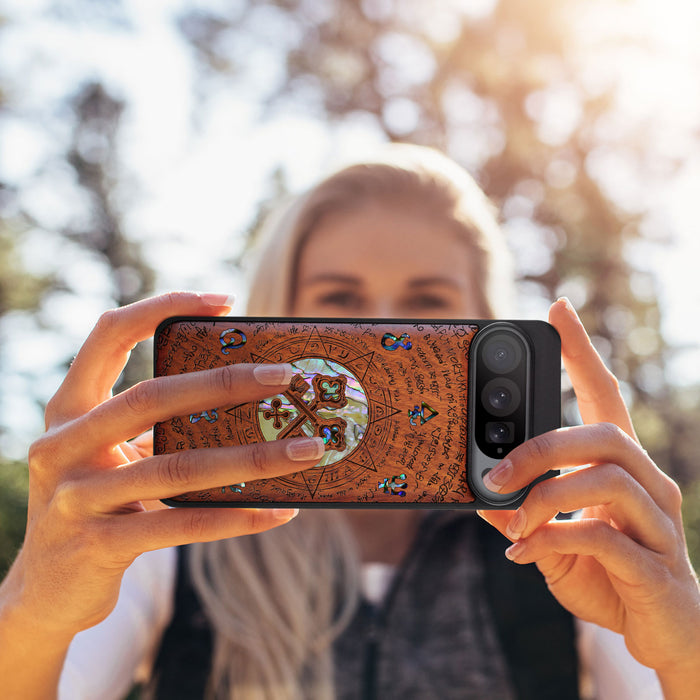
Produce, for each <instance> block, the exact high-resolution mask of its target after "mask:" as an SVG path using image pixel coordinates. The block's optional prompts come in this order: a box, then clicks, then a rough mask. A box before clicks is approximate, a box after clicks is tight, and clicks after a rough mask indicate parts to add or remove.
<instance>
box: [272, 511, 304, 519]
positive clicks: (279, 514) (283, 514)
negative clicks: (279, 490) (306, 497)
mask: <svg viewBox="0 0 700 700" xmlns="http://www.w3.org/2000/svg"><path fill="white" fill-rule="evenodd" d="M272 515H273V516H274V518H275V520H282V521H284V522H286V521H288V520H291V519H292V518H296V517H297V515H299V509H298V508H273V509H272Z"/></svg>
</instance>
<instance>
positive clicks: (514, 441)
mask: <svg viewBox="0 0 700 700" xmlns="http://www.w3.org/2000/svg"><path fill="white" fill-rule="evenodd" d="M154 350H155V360H154V367H155V376H164V375H169V374H178V373H182V372H195V371H198V370H205V369H211V368H215V367H221V366H223V365H226V364H229V363H239V362H244V363H262V362H268V363H281V362H289V363H291V364H292V365H293V367H294V370H295V373H294V376H293V378H292V381H291V384H290V386H289V389H288V390H287V391H285V392H284V393H283V394H280V395H278V396H272V397H270V398H268V399H266V400H264V401H255V402H249V403H242V404H232V405H228V406H212V407H211V408H210V409H208V410H205V411H202V412H200V413H196V414H191V415H186V416H178V417H175V418H172V419H171V420H168V421H164V422H161V423H158V424H157V425H156V426H155V429H154V454H165V453H170V452H175V451H177V450H188V449H199V448H207V447H216V446H227V445H241V444H247V443H254V442H262V441H265V440H278V439H285V438H292V437H302V436H319V437H322V438H323V440H324V442H325V444H326V451H325V454H324V456H323V458H322V459H321V461H320V462H319V463H318V465H316V466H314V467H311V468H309V469H306V470H302V471H298V472H295V473H292V474H289V475H286V476H284V477H279V478H274V479H259V480H255V481H251V482H247V483H238V484H212V488H210V489H208V490H204V491H197V492H190V493H184V494H182V495H180V496H178V497H176V498H169V499H167V500H165V503H167V504H168V505H172V506H197V507H200V506H248V507H251V506H256V507H261V506H282V507H290V506H298V507H303V508H309V507H343V508H351V507H360V508H373V507H379V508H388V507H403V508H405V507H411V508H420V507H424V508H515V507H517V506H518V504H519V503H520V502H522V500H523V499H524V498H525V496H526V495H527V491H528V489H529V488H530V487H531V485H530V487H528V488H525V489H522V490H520V491H517V492H514V493H509V494H498V493H494V492H492V491H490V490H488V489H487V488H486V487H485V486H484V482H483V478H484V476H485V474H486V473H487V472H488V471H489V470H490V469H492V468H493V466H494V465H495V464H497V463H498V462H499V461H500V460H501V459H503V457H505V456H506V454H508V452H509V451H510V450H511V449H513V448H514V447H515V446H516V445H519V444H520V443H522V442H523V441H525V440H527V439H528V438H530V437H532V436H534V435H537V434H540V433H543V432H546V431H548V430H552V429H554V428H557V427H559V426H560V420H561V399H560V394H561V359H560V358H561V349H560V341H559V336H558V334H557V332H556V330H555V329H554V328H553V327H552V326H551V325H549V324H548V323H545V322H543V321H493V320H469V321H465V320H447V321H434V320H412V321H403V320H402V321H399V320H395V319H378V320H364V319H362V320H361V319H318V318H267V317H264V318H263V317H261V318H250V317H219V316H217V317H173V318H169V319H166V320H165V321H164V322H163V323H161V324H160V326H159V327H158V329H157V331H156V335H155V343H154ZM552 474H553V472H550V473H549V474H548V475H545V476H551V475H552ZM543 478H544V477H543Z"/></svg>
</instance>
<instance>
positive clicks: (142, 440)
mask: <svg viewBox="0 0 700 700" xmlns="http://www.w3.org/2000/svg"><path fill="white" fill-rule="evenodd" d="M129 445H131V447H132V448H134V450H135V451H136V453H137V454H138V458H139V459H140V458H143V457H150V456H151V455H152V454H153V430H147V431H146V432H145V433H141V435H138V436H136V437H135V438H134V439H133V440H130V441H129Z"/></svg>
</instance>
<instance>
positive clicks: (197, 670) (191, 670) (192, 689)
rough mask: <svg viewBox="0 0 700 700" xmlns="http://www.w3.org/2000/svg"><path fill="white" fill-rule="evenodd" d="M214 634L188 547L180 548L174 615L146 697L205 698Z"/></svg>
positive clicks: (165, 634)
mask: <svg viewBox="0 0 700 700" xmlns="http://www.w3.org/2000/svg"><path fill="white" fill-rule="evenodd" d="M213 646H214V643H213V635H212V630H211V626H210V624H209V621H208V620H207V618H206V616H205V613H204V610H203V608H202V604H201V602H200V601H199V598H198V597H197V593H196V591H195V589H194V584H193V583H192V579H191V577H190V574H189V565H188V547H187V545H183V546H180V547H178V548H177V579H176V584H175V600H174V605H173V618H172V620H171V621H170V624H169V625H168V627H167V628H166V630H165V632H164V634H163V639H162V641H161V645H160V649H159V651H158V655H157V657H156V660H155V663H154V666H153V674H152V677H151V680H150V682H149V684H148V689H147V692H146V697H149V698H155V699H157V698H168V700H192V698H203V697H204V696H205V689H206V685H207V681H208V679H209V674H210V672H211V662H212V655H213Z"/></svg>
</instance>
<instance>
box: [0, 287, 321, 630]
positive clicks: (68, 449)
mask: <svg viewBox="0 0 700 700" xmlns="http://www.w3.org/2000/svg"><path fill="white" fill-rule="evenodd" d="M225 301H226V299H225V297H224V296H223V295H199V294H194V293H173V294H167V295H163V296H160V297H155V298H151V299H147V300H145V301H141V302H137V303H135V304H131V305H129V306H126V307H123V308H120V309H115V310H113V311H108V312H106V313H105V314H104V315H103V316H102V317H101V318H100V320H99V322H98V324H97V325H96V327H95V329H94V330H93V331H92V333H91V334H90V336H89V337H88V339H87V341H86V342H85V344H84V345H83V347H82V348H81V350H80V352H79V353H78V355H77V357H76V358H75V361H74V362H73V364H72V366H71V368H70V370H69V372H68V374H67V376H66V378H65V380H64V382H63V384H62V385H61V387H60V388H59V390H58V392H57V393H56V395H55V396H54V397H53V399H52V400H51V401H50V402H49V405H48V407H47V410H46V433H45V434H44V435H43V436H42V437H41V438H39V439H38V440H37V441H36V442H35V443H34V444H33V445H32V447H31V450H30V455H29V470H30V484H29V507H28V521H27V530H26V535H25V541H24V545H23V548H22V551H21V553H20V555H19V556H18V558H17V560H16V561H15V564H14V565H13V567H12V569H11V570H10V573H9V574H8V577H7V579H6V580H5V582H4V583H3V586H2V588H0V610H2V608H3V606H5V611H7V610H8V606H9V609H13V610H15V612H16V613H20V616H21V617H23V618H24V619H25V621H26V624H31V623H30V621H31V620H33V621H34V624H35V625H37V626H39V625H40V628H41V630H42V631H43V632H44V633H45V634H46V635H48V636H49V637H50V636H51V635H52V634H53V635H54V636H55V637H57V638H60V637H62V636H65V637H66V638H67V639H69V638H70V637H72V636H73V635H74V634H75V633H77V632H78V631H80V630H82V629H85V628H87V627H90V626H92V625H94V624H96V623H97V622H99V621H101V620H102V619H103V618H105V617H106V616H107V615H108V614H109V612H110V611H111V610H112V608H113V607H114V605H115V604H116V601H117V597H118V594H119V587H120V583H121V578H122V574H123V572H124V570H125V569H126V568H127V567H128V566H129V564H130V563H131V562H132V561H133V560H134V559H135V558H136V557H137V556H138V555H139V554H141V553H142V552H144V551H147V550H151V549H157V548H160V547H168V546H171V545H178V544H184V543H188V542H195V541H208V540H215V539H222V538H227V537H234V536H237V535H245V534H250V533H255V532H260V531H263V530H267V529H269V528H271V527H274V526H276V525H280V524H282V523H284V522H287V521H288V520H289V519H291V518H292V517H293V516H294V515H295V513H296V511H295V510H293V509H281V510H280V509H277V510H273V509H255V508H248V509H238V508H236V509H219V508H216V509H211V508H185V509H178V508H171V509H155V510H149V509H148V507H147V506H146V505H144V502H146V501H149V500H154V499H161V498H168V497H172V496H176V495H178V494H180V493H183V492H186V491H191V490H199V489H205V488H211V487H216V486H224V485H226V484H231V483H238V482H242V481H249V480H253V479H258V478H264V477H274V476H280V475H282V474H286V473H290V472H294V471H298V470H299V469H306V468H308V467H310V466H312V465H313V464H315V463H316V462H317V461H318V460H319V459H320V457H321V456H322V454H323V442H322V440H320V438H308V439H305V438H301V439H299V440H284V441H277V442H268V443H262V444H257V445H248V446H238V447H224V448H211V449H205V450H187V451H183V452H179V453H176V454H171V455H161V456H155V457H154V456H151V455H144V450H143V448H137V447H135V446H134V444H132V443H129V442H127V441H128V440H129V439H130V438H133V437H134V436H136V435H139V434H142V433H143V432H144V431H147V430H149V429H150V428H151V427H152V426H153V424H154V423H156V422H158V421H162V420H166V419H168V418H171V417H173V416H178V415H186V414H189V413H193V412H199V411H202V410H206V409H209V408H211V407H212V406H221V405H225V404H230V403H231V402H232V401H236V402H244V401H253V400H258V399H262V398H267V397H270V396H274V395H275V394H278V393H281V392H282V391H284V390H285V389H286V388H287V385H288V381H289V378H290V371H289V366H276V367H278V368H279V371H278V372H277V374H276V375H275V373H274V372H273V373H272V375H273V376H270V374H269V369H271V367H274V366H270V365H266V366H265V367H266V368H268V375H267V378H265V377H264V376H261V374H260V372H259V371H258V372H257V373H256V370H260V368H261V367H262V366H260V365H232V366H228V367H223V368H220V369H213V370H207V371H204V372H196V373H190V374H183V375H177V376H169V377H160V378H156V379H149V380H146V381H144V382H142V383H140V384H137V385H136V386H134V387H132V388H130V389H127V390H126V391H124V392H122V393H121V394H118V395H116V396H112V386H113V384H114V383H115V382H116V380H117V378H118V377H119V374H120V373H121V371H122V369H123V367H124V365H125V363H126V360H127V359H128V356H129V353H130V351H131V349H132V348H133V347H134V346H135V345H136V343H138V342H139V341H141V340H144V339H146V338H148V337H150V336H152V335H153V333H154V330H155V328H156V327H157V325H158V324H159V323H160V322H161V321H162V320H163V319H164V318H166V317H168V316H173V315H218V314H222V313H225V312H226V311H228V309H229V306H228V305H227V304H226V303H225ZM261 380H262V381H261ZM289 448H292V449H291V450H290V449H289ZM294 448H296V449H294Z"/></svg>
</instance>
